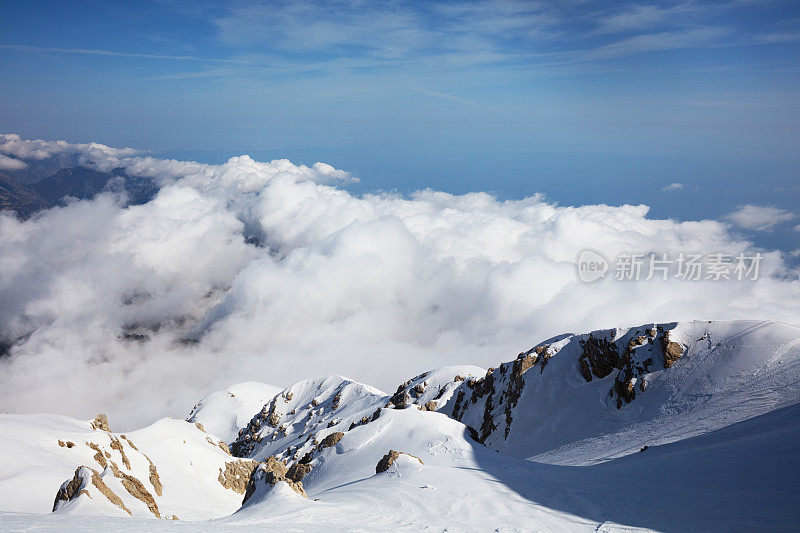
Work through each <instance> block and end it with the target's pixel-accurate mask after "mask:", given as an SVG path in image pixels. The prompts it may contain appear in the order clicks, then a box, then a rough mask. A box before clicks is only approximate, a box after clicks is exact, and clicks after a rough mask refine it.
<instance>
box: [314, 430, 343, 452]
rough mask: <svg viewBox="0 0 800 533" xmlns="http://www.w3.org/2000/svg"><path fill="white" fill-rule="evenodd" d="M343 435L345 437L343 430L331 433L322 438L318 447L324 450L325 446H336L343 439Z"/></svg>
mask: <svg viewBox="0 0 800 533" xmlns="http://www.w3.org/2000/svg"><path fill="white" fill-rule="evenodd" d="M342 437H344V433H342V432H341V431H336V432H334V433H331V434H330V435H328V436H326V437H325V438H324V439H322V442H320V443H319V446H317V449H320V450H322V449H324V448H330V447H331V446H336V443H338V442H339V441H340V440H342Z"/></svg>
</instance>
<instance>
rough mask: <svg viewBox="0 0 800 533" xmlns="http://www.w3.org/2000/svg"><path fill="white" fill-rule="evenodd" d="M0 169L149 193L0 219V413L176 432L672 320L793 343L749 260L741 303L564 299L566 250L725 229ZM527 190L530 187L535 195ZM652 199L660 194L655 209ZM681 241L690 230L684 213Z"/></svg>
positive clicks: (693, 238) (213, 172) (703, 287)
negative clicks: (311, 392)
mask: <svg viewBox="0 0 800 533" xmlns="http://www.w3.org/2000/svg"><path fill="white" fill-rule="evenodd" d="M0 154H3V155H4V157H5V158H6V159H9V160H11V161H16V163H8V162H6V165H7V166H8V167H9V168H14V169H16V170H19V168H21V167H20V165H21V164H23V163H24V164H25V165H38V164H41V162H42V161H45V160H52V159H53V158H56V159H58V160H60V161H62V163H63V161H69V163H70V164H80V165H84V166H88V167H92V168H96V169H100V170H111V169H115V168H120V167H122V168H124V169H126V172H127V173H128V174H129V175H132V176H148V177H153V178H155V179H156V180H157V181H158V183H159V184H160V185H161V189H160V192H159V193H158V195H157V196H156V197H155V198H154V199H153V200H152V201H150V202H149V203H146V204H144V205H137V206H128V207H125V204H124V201H123V200H124V199H121V198H119V197H117V196H114V195H112V194H110V193H109V194H102V195H100V196H98V197H96V198H95V199H93V200H89V201H72V202H67V203H66V204H65V205H64V206H61V207H56V208H53V209H50V210H47V211H45V212H43V213H41V214H40V215H38V216H36V217H34V218H31V219H30V220H27V221H19V220H17V219H16V218H15V217H14V216H13V215H12V214H9V213H4V214H2V215H0V335H2V338H3V339H5V340H6V341H9V340H13V341H15V344H14V346H13V347H12V349H11V353H10V354H9V355H8V356H5V357H3V358H2V359H0V410H2V411H7V412H56V413H63V414H68V415H71V416H75V417H81V418H90V417H92V416H93V415H94V414H95V413H97V412H107V413H108V414H109V415H110V417H111V419H112V423H113V422H114V421H116V422H117V423H116V424H115V427H116V428H120V429H121V428H131V427H134V426H137V425H141V424H145V423H148V422H150V421H152V420H154V419H155V418H157V417H159V416H163V415H167V414H169V415H173V416H185V415H186V413H187V412H188V410H189V409H190V408H191V406H192V404H193V403H194V401H196V400H197V399H199V398H200V397H202V396H203V395H205V394H206V393H208V392H210V391H213V390H216V389H219V388H223V387H225V386H227V385H229V384H232V383H235V382H239V381H245V380H257V381H263V382H267V383H273V384H276V385H289V384H291V383H292V382H294V381H296V380H299V379H303V378H307V377H313V376H320V375H327V374H343V375H346V376H349V377H352V378H355V379H358V380H361V381H364V382H367V383H370V384H374V385H376V386H379V387H381V388H383V389H384V390H387V391H388V390H390V389H392V390H393V389H394V387H395V386H396V385H397V384H398V383H400V382H402V381H404V380H406V379H407V378H409V377H411V376H413V375H416V374H418V373H420V372H422V371H424V370H426V369H430V368H433V367H439V366H443V365H450V364H466V363H470V364H478V365H482V366H484V367H488V366H495V365H496V364H497V363H499V362H501V361H504V360H509V359H511V358H513V357H515V356H516V354H517V353H518V352H520V351H521V350H523V349H526V348H528V347H530V346H531V345H533V344H535V343H537V342H539V341H542V340H544V339H546V338H548V337H551V336H553V335H556V334H559V333H564V332H583V331H588V330H592V329H598V328H605V327H614V326H617V325H619V326H622V325H637V324H642V323H646V322H665V321H673V320H687V319H704V320H711V319H714V320H719V319H750V318H755V319H774V320H780V321H784V322H789V323H795V324H797V323H800V281H798V275H797V274H798V273H797V272H793V271H791V270H790V269H789V268H788V267H787V266H786V264H785V263H784V262H783V258H782V256H781V253H779V252H777V251H763V250H762V251H761V252H762V253H763V255H764V260H763V261H762V263H761V272H760V274H761V275H760V278H759V279H758V280H757V281H749V282H744V281H729V282H714V281H696V282H689V281H682V280H678V279H669V280H667V281H662V280H657V279H654V280H650V281H639V282H622V281H617V280H615V279H613V277H612V276H609V277H608V278H607V279H605V280H602V281H599V282H597V283H594V284H584V283H581V282H580V281H579V280H578V277H577V275H576V259H577V257H578V255H579V253H580V251H581V250H583V249H586V248H591V249H594V250H598V251H601V252H602V253H603V254H604V255H606V257H614V256H616V255H617V254H619V253H623V252H629V253H630V252H633V253H647V252H651V251H654V252H658V253H669V254H671V255H673V256H677V254H678V253H680V252H702V253H712V252H724V253H727V254H738V253H740V252H752V251H753V250H752V245H751V244H750V243H749V242H747V241H745V240H744V239H743V238H741V237H739V236H737V235H736V234H735V233H734V232H733V231H732V229H731V226H729V225H728V224H727V223H725V222H721V221H714V220H700V221H691V222H678V221H674V220H653V219H649V218H647V213H648V208H647V206H643V205H638V206H631V205H624V203H625V191H620V192H619V203H620V204H623V205H620V206H608V205H586V206H580V207H569V206H559V205H555V204H553V203H550V202H548V201H547V200H546V199H545V198H544V197H542V196H538V195H535V196H531V197H529V198H525V199H522V200H515V201H499V200H498V199H496V198H495V197H493V196H491V195H489V194H486V193H473V194H467V195H462V196H455V195H451V194H447V193H444V192H438V191H432V190H425V191H419V192H417V193H415V194H413V195H411V196H409V197H405V196H401V195H396V194H389V193H381V194H367V195H363V196H356V195H353V194H351V193H349V192H348V191H347V190H346V188H345V187H344V185H345V184H346V183H347V182H349V181H352V180H353V179H354V178H353V177H352V176H350V175H349V174H348V173H347V172H344V171H341V170H337V169H334V168H333V167H331V166H329V165H326V164H323V163H317V164H315V165H313V166H311V167H308V166H303V165H295V164H292V163H291V162H289V161H287V160H275V161H271V162H267V163H262V162H257V161H254V160H253V159H251V158H250V157H248V156H241V157H234V158H231V159H230V160H229V161H228V162H227V163H225V164H222V165H206V164H200V163H194V162H185V161H174V160H161V159H154V158H152V157H146V156H144V155H142V154H140V153H137V152H136V151H134V150H130V149H121V150H120V149H114V148H109V147H107V146H103V145H100V144H94V143H92V144H69V143H65V142H48V141H28V140H23V139H20V137H19V136H16V135H0ZM534 174H535V173H534ZM653 194H654V195H656V194H662V193H661V191H659V190H654V191H653ZM697 218H698V219H700V218H702V213H698V217H697Z"/></svg>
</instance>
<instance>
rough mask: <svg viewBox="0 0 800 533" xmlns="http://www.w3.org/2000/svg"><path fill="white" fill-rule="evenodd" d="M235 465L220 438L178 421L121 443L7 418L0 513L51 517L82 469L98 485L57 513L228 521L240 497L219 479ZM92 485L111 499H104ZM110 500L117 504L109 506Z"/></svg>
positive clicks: (73, 427)
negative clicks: (96, 478) (59, 498)
mask: <svg viewBox="0 0 800 533" xmlns="http://www.w3.org/2000/svg"><path fill="white" fill-rule="evenodd" d="M238 461H239V460H238V459H236V458H234V457H231V456H230V455H229V453H228V451H227V447H226V446H225V444H224V443H222V442H221V441H220V440H219V439H218V438H216V437H214V436H212V435H209V434H207V433H206V432H204V431H202V430H201V429H200V428H198V427H197V426H196V425H195V424H191V423H188V422H185V421H183V420H176V419H170V418H165V419H162V420H159V421H157V422H155V423H154V424H152V425H150V426H148V427H146V428H143V429H140V430H138V431H134V432H131V433H127V434H125V435H121V434H117V433H112V432H109V431H104V430H102V429H99V428H98V429H93V427H92V424H91V423H90V422H85V421H79V420H74V419H71V418H68V417H63V416H54V415H10V414H4V415H0V511H14V512H28V513H48V512H50V511H52V510H53V507H54V498H55V496H56V493H57V491H58V490H59V487H61V486H62V484H63V483H65V482H67V481H70V480H72V479H73V477H74V476H75V473H76V469H79V467H86V468H85V470H83V472H82V473H81V476H83V477H88V478H91V475H92V471H94V473H96V474H97V475H98V476H99V477H100V479H101V480H102V483H100V482H99V481H98V482H97V483H92V482H91V479H89V482H88V483H85V484H84V486H83V487H81V488H83V489H84V490H85V491H86V492H85V493H81V494H80V495H79V496H78V497H77V498H76V499H74V500H72V501H69V502H61V504H60V505H59V508H58V512H59V513H70V514H81V515H110V516H126V517H127V516H135V517H146V518H155V517H172V516H173V515H176V516H177V517H178V518H180V519H208V518H214V517H219V516H225V515H228V514H230V513H232V512H233V511H235V510H236V509H238V508H239V506H240V505H241V501H242V494H241V493H237V492H235V491H234V490H232V489H227V488H225V487H224V486H223V484H222V483H220V482H219V480H218V478H219V475H220V470H221V469H222V470H224V469H225V466H226V463H231V462H238ZM97 485H105V487H107V488H108V489H109V490H110V491H111V493H113V495H112V496H111V497H108V496H106V495H104V494H103V493H102V490H101V487H98V486H97ZM126 485H127V486H129V487H131V490H132V491H133V492H131V490H128V488H127V487H126ZM159 492H160V493H159ZM134 493H136V494H137V495H138V496H136V495H134ZM114 496H116V497H117V498H118V502H119V504H116V503H113V502H112V500H114ZM148 502H151V505H148ZM126 509H127V510H126Z"/></svg>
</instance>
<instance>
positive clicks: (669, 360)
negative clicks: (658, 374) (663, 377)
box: [661, 331, 683, 368]
mask: <svg viewBox="0 0 800 533" xmlns="http://www.w3.org/2000/svg"><path fill="white" fill-rule="evenodd" d="M661 349H662V350H663V352H664V368H669V367H671V366H672V365H673V364H675V361H677V360H678V359H680V358H681V356H682V355H683V346H681V345H680V344H678V343H677V342H673V341H671V340H669V331H665V332H664V334H663V335H662V337H661Z"/></svg>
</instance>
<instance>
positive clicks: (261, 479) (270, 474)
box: [242, 455, 308, 505]
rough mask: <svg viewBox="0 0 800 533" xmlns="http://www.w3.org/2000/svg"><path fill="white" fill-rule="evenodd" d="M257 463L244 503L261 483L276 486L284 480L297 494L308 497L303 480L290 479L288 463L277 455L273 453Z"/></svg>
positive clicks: (248, 483)
mask: <svg viewBox="0 0 800 533" xmlns="http://www.w3.org/2000/svg"><path fill="white" fill-rule="evenodd" d="M256 464H257V465H258V466H257V467H256V468H255V470H253V473H252V475H251V476H250V478H249V480H248V482H247V488H246V489H245V491H244V499H243V500H242V504H243V505H244V503H245V502H246V501H247V500H249V499H250V496H252V495H253V493H254V492H255V490H256V487H257V485H258V484H259V483H266V484H269V485H270V486H273V487H274V486H275V485H277V484H278V483H280V482H281V481H283V482H285V483H286V484H288V485H289V486H290V487H291V488H292V490H294V491H295V492H296V493H297V494H300V495H301V496H303V497H304V498H308V495H307V494H306V491H305V489H303V482H302V481H299V480H298V481H295V480H293V479H289V478H288V477H287V473H288V469H287V468H286V463H284V462H283V461H281V460H280V459H278V458H277V457H275V456H272V455H271V456H269V457H267V460H266V461H264V462H263V463H256Z"/></svg>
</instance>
